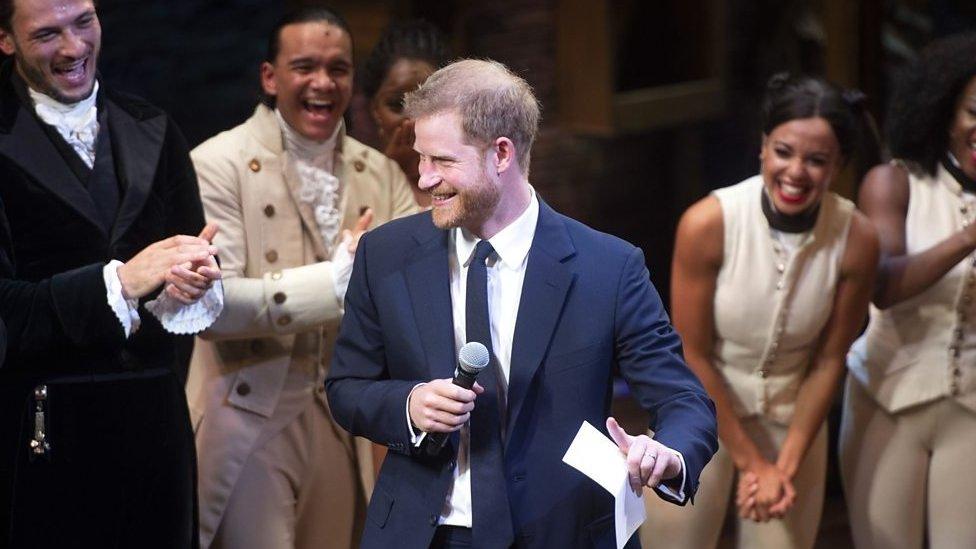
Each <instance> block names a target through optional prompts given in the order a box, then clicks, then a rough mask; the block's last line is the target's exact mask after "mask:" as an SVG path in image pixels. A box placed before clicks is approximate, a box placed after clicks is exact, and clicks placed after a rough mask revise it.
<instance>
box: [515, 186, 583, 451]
mask: <svg viewBox="0 0 976 549" xmlns="http://www.w3.org/2000/svg"><path fill="white" fill-rule="evenodd" d="M575 253H576V249H575V247H574V246H573V243H572V241H571V240H570V238H569V235H568V234H567V232H566V227H565V225H564V224H563V221H562V220H561V219H560V218H559V216H558V215H557V214H556V212H554V211H553V210H552V208H550V207H549V206H548V205H547V204H546V203H544V202H542V201H541V200H540V202H539V221H538V223H537V225H536V231H535V236H534V237H533V239H532V247H531V248H530V249H529V258H528V264H527V265H526V269H525V279H524V281H523V282H522V297H521V299H520V301H519V310H518V315H517V317H516V321H515V337H514V340H513V342H512V362H511V365H510V370H509V382H508V425H509V426H510V427H509V428H508V429H507V430H506V445H505V446H506V447H508V439H509V438H510V437H511V434H512V431H514V429H512V428H511V426H514V425H517V422H518V416H519V413H520V412H521V410H522V404H523V403H524V402H525V396H526V394H527V393H528V390H529V386H530V384H531V383H532V378H533V377H534V376H535V373H536V370H538V369H539V365H540V364H541V363H542V359H543V358H544V357H545V354H546V351H547V350H548V348H549V342H550V341H551V340H552V335H553V332H554V331H555V328H556V324H557V323H558V321H559V317H560V314H561V313H562V309H563V305H564V303H565V302H566V296H567V295H568V294H569V290H570V288H571V287H572V285H573V280H575V278H576V275H575V273H574V272H573V270H572V269H571V267H570V265H569V264H568V263H567V262H566V259H568V258H570V257H572V256H573V255H574V254H575Z"/></svg>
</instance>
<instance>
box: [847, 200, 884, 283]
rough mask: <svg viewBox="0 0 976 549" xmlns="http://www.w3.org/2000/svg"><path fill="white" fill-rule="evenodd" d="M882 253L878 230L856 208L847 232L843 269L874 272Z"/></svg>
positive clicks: (849, 271)
mask: <svg viewBox="0 0 976 549" xmlns="http://www.w3.org/2000/svg"><path fill="white" fill-rule="evenodd" d="M880 253H881V243H880V239H879V238H878V230H877V229H876V228H875V226H874V224H873V223H871V220H870V219H868V218H867V216H866V215H864V214H863V213H861V212H859V211H857V210H854V213H853V216H852V217H851V225H850V229H849V231H848V233H847V249H846V250H845V252H844V259H843V265H844V267H843V269H844V270H845V271H847V272H848V273H851V274H855V273H864V272H867V273H873V272H874V269H875V268H876V266H877V263H878V258H879V255H880Z"/></svg>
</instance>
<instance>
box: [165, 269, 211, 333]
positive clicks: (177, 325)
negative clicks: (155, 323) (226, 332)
mask: <svg viewBox="0 0 976 549" xmlns="http://www.w3.org/2000/svg"><path fill="white" fill-rule="evenodd" d="M146 310H147V311H149V312H150V313H152V314H153V316H155V317H156V318H157V319H159V323H160V324H162V325H163V328H165V329H166V331H167V332H169V333H171V334H177V335H190V334H196V333H199V332H202V331H204V330H206V329H207V328H209V327H210V325H211V324H213V323H214V321H215V320H217V317H218V316H220V312H221V311H223V310H224V285H223V283H222V282H221V281H220V280H217V281H215V282H214V285H213V286H211V287H210V289H209V290H207V293H205V294H203V297H201V298H200V299H198V300H197V301H195V302H193V303H191V304H190V305H184V304H183V303H181V302H180V301H178V300H177V299H176V298H174V297H172V296H170V295H169V294H168V293H166V292H165V291H163V292H160V293H159V296H158V297H157V298H156V299H154V300H152V301H150V302H148V303H146Z"/></svg>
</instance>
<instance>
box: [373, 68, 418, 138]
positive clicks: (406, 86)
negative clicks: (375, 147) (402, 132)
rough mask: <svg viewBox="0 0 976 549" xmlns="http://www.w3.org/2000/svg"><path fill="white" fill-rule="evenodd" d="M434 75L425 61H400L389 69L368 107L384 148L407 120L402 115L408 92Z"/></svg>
mask: <svg viewBox="0 0 976 549" xmlns="http://www.w3.org/2000/svg"><path fill="white" fill-rule="evenodd" d="M433 73H434V67H433V66H431V64H430V63H428V62H426V61H420V60H418V59H407V58H400V59H398V60H397V61H396V63H393V65H392V66H390V70H389V71H387V73H386V77H385V78H384V79H383V82H382V83H381V84H380V87H379V89H378V90H376V95H374V96H373V98H372V100H370V103H369V110H370V114H372V115H373V120H374V121H375V122H376V126H377V128H378V129H379V133H380V138H381V139H382V140H383V142H384V144H385V143H387V142H388V141H389V139H390V137H391V136H392V135H393V132H394V130H396V127H397V126H399V125H400V123H401V122H403V121H404V120H405V119H406V116H404V115H403V96H404V94H406V93H407V92H411V91H413V90H415V89H417V87H419V86H420V85H421V84H423V83H424V81H425V80H427V77H428V76H430V75H431V74H433Z"/></svg>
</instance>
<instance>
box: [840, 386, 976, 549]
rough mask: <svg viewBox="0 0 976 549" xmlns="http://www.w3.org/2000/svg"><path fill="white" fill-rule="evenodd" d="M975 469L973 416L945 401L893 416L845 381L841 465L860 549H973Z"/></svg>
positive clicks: (975, 536) (975, 426)
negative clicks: (925, 547) (929, 548)
mask: <svg viewBox="0 0 976 549" xmlns="http://www.w3.org/2000/svg"><path fill="white" fill-rule="evenodd" d="M974 463H976V414H974V413H973V412H971V411H969V410H967V409H966V408H963V407H962V406H960V405H959V404H957V403H956V402H955V401H953V400H951V399H948V398H943V399H940V400H937V401H935V402H929V403H927V404H921V405H918V406H913V407H911V408H908V409H906V410H903V411H901V412H898V413H897V414H889V413H888V412H886V411H884V410H883V409H881V407H879V406H878V405H877V403H875V401H874V400H873V399H872V398H871V397H870V395H868V394H867V392H866V391H865V390H864V388H863V387H862V386H861V385H860V383H858V382H857V381H856V380H854V379H852V378H851V377H850V376H848V380H847V388H846V389H845V392H844V419H843V422H842V423H841V438H840V465H841V477H842V479H843V481H844V491H845V493H846V496H847V508H848V510H849V512H850V518H851V530H852V531H853V534H854V543H855V545H857V547H859V548H862V549H871V548H874V547H883V548H885V549H889V548H890V549H897V548H902V547H904V548H921V547H923V543H924V539H925V537H926V535H927V536H928V547H931V548H932V549H950V548H956V547H959V548H966V549H972V548H974V547H976V473H974V471H973V464H974ZM926 525H927V526H928V528H927V529H926Z"/></svg>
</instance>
